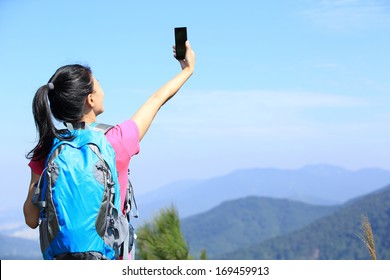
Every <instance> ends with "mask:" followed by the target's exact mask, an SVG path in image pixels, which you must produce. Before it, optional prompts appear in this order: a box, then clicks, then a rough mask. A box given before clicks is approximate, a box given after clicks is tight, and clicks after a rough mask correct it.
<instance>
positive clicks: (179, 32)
mask: <svg viewBox="0 0 390 280" xmlns="http://www.w3.org/2000/svg"><path fill="white" fill-rule="evenodd" d="M186 41H187V27H176V28H175V46H176V59H178V60H182V59H184V58H185V56H186Z"/></svg>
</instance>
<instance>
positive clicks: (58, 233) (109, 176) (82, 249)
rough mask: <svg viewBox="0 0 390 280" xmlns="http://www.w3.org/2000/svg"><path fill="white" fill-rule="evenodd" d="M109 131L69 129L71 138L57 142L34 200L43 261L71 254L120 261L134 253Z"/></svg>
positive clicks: (96, 127) (106, 127) (98, 127)
mask: <svg viewBox="0 0 390 280" xmlns="http://www.w3.org/2000/svg"><path fill="white" fill-rule="evenodd" d="M111 127H112V126H109V125H104V124H93V125H91V126H87V127H86V128H84V129H76V130H73V128H72V127H71V125H70V126H68V129H69V130H70V132H71V133H72V135H74V139H73V140H69V141H68V140H59V139H55V140H54V143H53V147H52V149H51V152H50V153H49V155H48V157H47V160H46V163H45V169H44V171H43V172H42V174H41V177H40V179H39V181H38V183H37V184H36V188H35V195H34V198H33V202H34V203H35V205H37V206H38V207H39V208H40V224H39V235H40V245H41V251H42V254H43V258H44V259H58V258H61V257H62V256H64V255H67V254H69V253H71V254H73V253H76V254H78V253H81V254H83V253H88V254H95V255H96V257H97V258H101V259H118V258H119V255H120V253H122V254H123V258H126V257H127V253H128V252H129V250H131V246H132V244H130V243H131V239H132V238H133V232H132V227H131V225H130V223H129V220H128V218H129V215H127V216H128V217H126V216H125V215H123V214H122V212H121V211H120V188H119V182H118V174H117V169H116V163H115V151H114V149H113V148H112V146H111V145H110V143H109V142H108V141H107V139H106V137H105V133H106V132H107V131H108V130H109V129H110V128H111ZM130 186H131V184H130ZM129 194H130V197H128V195H127V198H126V201H127V202H126V203H127V204H128V205H129V204H131V200H130V198H133V196H131V193H130V190H129ZM128 211H130V209H128ZM123 251H124V252H125V253H123Z"/></svg>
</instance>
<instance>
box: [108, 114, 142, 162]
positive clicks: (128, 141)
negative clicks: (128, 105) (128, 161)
mask: <svg viewBox="0 0 390 280" xmlns="http://www.w3.org/2000/svg"><path fill="white" fill-rule="evenodd" d="M106 137H107V140H108V142H110V143H111V145H112V146H113V148H114V150H116V151H117V152H118V151H120V150H122V149H125V150H126V151H127V152H128V154H130V155H135V154H137V153H138V152H139V130H138V126H137V124H136V123H135V122H134V121H133V120H131V119H130V120H126V121H124V122H122V123H120V124H117V125H115V126H114V127H112V128H111V129H110V130H109V131H107V133H106Z"/></svg>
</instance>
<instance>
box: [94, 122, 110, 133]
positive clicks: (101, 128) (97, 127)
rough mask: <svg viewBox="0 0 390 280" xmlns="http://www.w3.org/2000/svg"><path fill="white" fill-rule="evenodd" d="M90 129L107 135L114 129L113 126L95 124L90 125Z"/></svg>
mask: <svg viewBox="0 0 390 280" xmlns="http://www.w3.org/2000/svg"><path fill="white" fill-rule="evenodd" d="M88 127H89V129H92V130H95V131H101V132H103V133H104V134H106V133H107V132H108V131H109V130H110V129H111V128H113V127H114V126H113V125H110V124H104V123H93V124H90V125H89V126H88Z"/></svg>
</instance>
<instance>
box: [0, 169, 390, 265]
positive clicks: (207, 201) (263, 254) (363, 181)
mask: <svg viewBox="0 0 390 280" xmlns="http://www.w3.org/2000/svg"><path fill="white" fill-rule="evenodd" d="M389 182H390V171H386V170H383V169H373V168H371V169H362V170H358V171H349V170H346V169H343V168H339V167H335V166H330V165H312V166H305V167H303V168H300V169H296V170H287V169H275V168H265V169H248V170H238V171H235V172H232V173H229V174H226V175H224V176H220V177H215V178H211V179H209V180H189V181H181V182H177V183H175V184H172V185H169V186H166V187H163V188H161V189H158V190H156V191H154V192H151V193H148V194H145V195H142V196H139V197H137V202H138V206H139V210H140V214H141V217H142V218H140V219H134V220H133V223H135V224H136V223H143V222H146V221H149V220H150V219H151V217H152V215H153V213H157V212H158V211H159V210H161V208H164V207H167V206H170V205H172V204H173V205H174V206H175V207H176V208H177V209H178V211H179V215H180V218H181V220H182V229H183V234H184V236H185V238H186V240H188V243H189V245H190V249H191V253H193V255H194V256H199V254H198V252H199V251H200V250H202V249H206V251H207V254H208V257H209V258H210V259H213V258H214V259H224V258H227V259H236V258H239V259H283V258H284V259H308V258H318V259H322V258H323V259H329V258H330V259H339V258H351V259H354V258H357V259H360V258H363V259H364V258H367V251H366V250H365V248H364V246H362V242H361V240H360V239H359V238H357V235H356V234H358V233H359V230H360V229H359V220H360V215H362V214H364V213H368V217H369V218H370V220H371V222H372V225H373V228H374V231H375V232H376V233H377V235H378V234H379V235H380V236H379V237H378V248H379V247H381V248H380V249H382V250H381V251H379V250H378V252H379V254H380V257H382V258H390V256H389V255H388V254H389V253H388V250H389V249H388V248H387V246H389V245H388V244H390V241H389V240H388V239H386V234H387V235H388V233H389V230H390V226H389V225H390V224H389V222H388V221H389V218H390V217H389V216H390V210H389V208H390V207H389V203H390V200H389V197H388V195H389V192H388V188H384V189H383V186H386V185H388V184H389ZM135 188H137V186H135ZM2 214H3V215H2V219H3V218H4V217H12V215H7V213H2ZM12 222H13V223H15V218H13V219H12ZM2 223H4V222H2ZM21 224H24V223H23V221H21ZM2 226H3V227H2V228H6V227H4V225H2ZM24 227H26V226H24ZM135 228H136V229H137V226H135ZM332 229H333V231H332ZM15 230H16V229H15ZM19 230H20V229H19ZM5 234H7V235H5ZM10 235H12V232H11V231H10V230H7V231H4V230H1V231H0V259H40V258H41V256H40V253H39V244H38V242H37V240H35V241H31V240H27V239H23V238H16V237H10ZM346 236H347V237H348V236H349V238H350V239H345V238H346ZM343 238H344V239H345V240H344V239H343ZM339 240H342V241H339ZM386 242H387V243H386ZM336 243H337V244H339V245H338V246H339V247H340V248H344V252H341V253H340V252H339V250H336V249H337V248H338V247H337V246H336V245H334V244H336ZM351 244H353V246H351ZM350 247H354V248H358V247H359V250H360V251H359V252H358V251H355V250H349V251H351V252H354V253H353V254H351V255H348V254H345V251H346V250H347V249H350ZM305 250H306V251H305ZM329 251H331V252H338V253H337V254H338V255H337V254H336V255H335V254H333V255H332V254H330V253H329ZM298 252H299V253H298Z"/></svg>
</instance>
